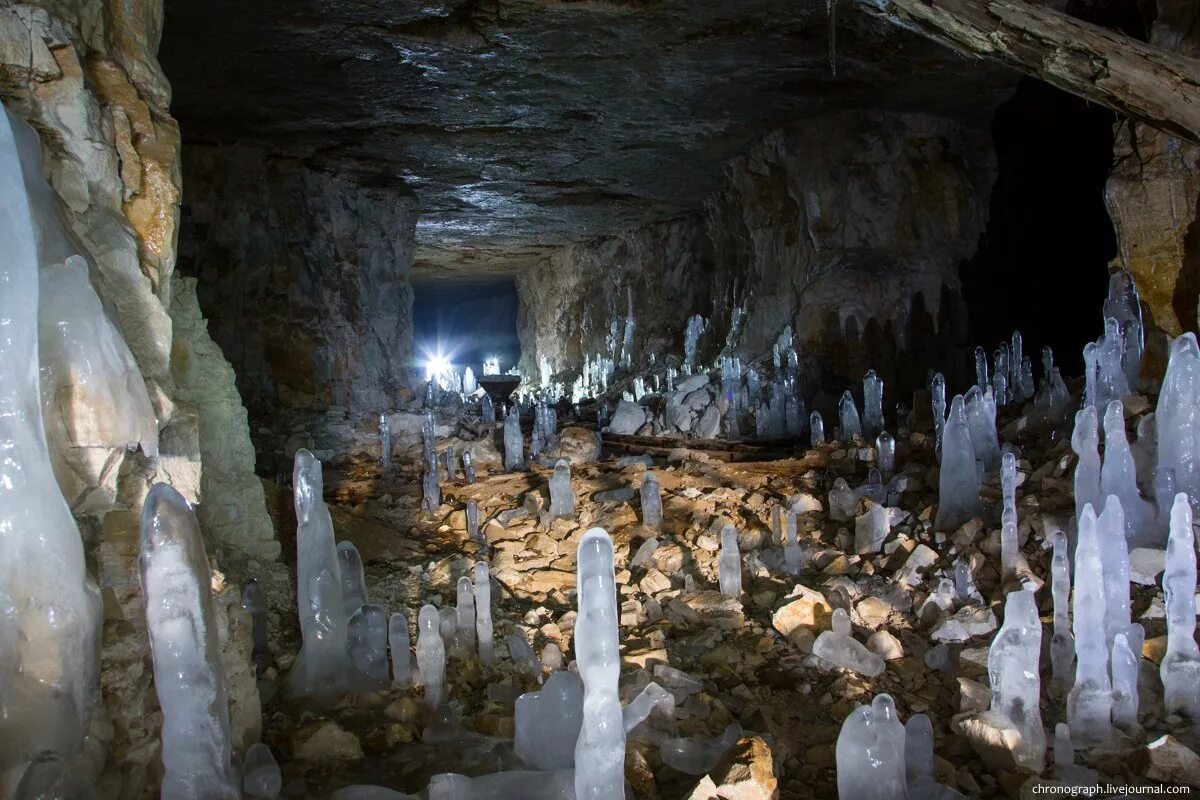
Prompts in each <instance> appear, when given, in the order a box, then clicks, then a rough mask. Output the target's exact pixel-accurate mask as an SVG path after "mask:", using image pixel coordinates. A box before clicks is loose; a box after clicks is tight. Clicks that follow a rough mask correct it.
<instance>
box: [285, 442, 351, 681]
mask: <svg viewBox="0 0 1200 800" xmlns="http://www.w3.org/2000/svg"><path fill="white" fill-rule="evenodd" d="M292 486H293V494H294V500H295V506H296V522H297V526H296V595H297V597H296V608H297V610H298V612H299V617H300V633H301V636H302V638H303V644H302V645H301V647H300V654H299V655H298V656H296V662H295V665H294V666H293V667H292V671H291V674H290V675H289V676H288V680H289V684H290V689H291V691H292V692H293V693H294V694H300V695H304V694H314V693H336V692H338V691H341V690H343V689H345V688H346V687H347V685H348V681H349V680H350V677H351V676H352V675H353V674H354V672H355V669H354V666H353V664H352V662H351V661H350V658H349V656H348V655H347V652H346V614H345V606H344V605H343V600H342V579H341V569H340V567H339V564H338V554H337V548H336V547H335V546H334V543H333V521H332V520H331V519H330V517H329V509H328V508H327V507H326V506H325V500H324V498H323V497H322V495H321V493H322V481H321V462H320V461H318V460H317V459H316V457H315V456H313V454H312V453H310V452H309V451H307V450H298V451H297V452H296V462H295V468H294V470H293V472H292Z"/></svg>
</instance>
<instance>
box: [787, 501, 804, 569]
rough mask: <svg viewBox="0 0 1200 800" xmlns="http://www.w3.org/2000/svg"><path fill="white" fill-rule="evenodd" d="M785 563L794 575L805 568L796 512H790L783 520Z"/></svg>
mask: <svg viewBox="0 0 1200 800" xmlns="http://www.w3.org/2000/svg"><path fill="white" fill-rule="evenodd" d="M783 522H784V524H783V561H784V564H785V565H786V566H787V569H788V572H790V573H792V574H793V575H795V574H797V573H799V572H800V569H801V567H803V566H804V551H803V550H802V549H801V548H800V540H799V531H798V530H797V519H796V512H794V511H792V510H790V509H789V510H788V512H787V513H786V514H784V520H783Z"/></svg>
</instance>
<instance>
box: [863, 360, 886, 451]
mask: <svg viewBox="0 0 1200 800" xmlns="http://www.w3.org/2000/svg"><path fill="white" fill-rule="evenodd" d="M862 428H863V433H864V434H866V435H867V436H872V437H873V436H878V435H879V432H880V431H882V430H883V381H882V380H881V379H880V378H879V376H878V375H876V374H875V370H873V369H870V370H867V374H866V375H864V376H863V415H862Z"/></svg>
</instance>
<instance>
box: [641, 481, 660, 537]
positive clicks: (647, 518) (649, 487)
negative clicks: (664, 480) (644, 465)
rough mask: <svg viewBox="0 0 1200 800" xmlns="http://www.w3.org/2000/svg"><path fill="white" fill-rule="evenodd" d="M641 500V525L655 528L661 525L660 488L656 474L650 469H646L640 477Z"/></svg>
mask: <svg viewBox="0 0 1200 800" xmlns="http://www.w3.org/2000/svg"><path fill="white" fill-rule="evenodd" d="M641 502H642V525H644V526H645V527H647V528H657V527H658V526H659V525H662V519H663V505H662V488H661V487H660V486H659V484H658V476H657V475H655V474H654V473H653V472H651V471H650V470H647V471H646V474H645V476H643V477H642V486H641Z"/></svg>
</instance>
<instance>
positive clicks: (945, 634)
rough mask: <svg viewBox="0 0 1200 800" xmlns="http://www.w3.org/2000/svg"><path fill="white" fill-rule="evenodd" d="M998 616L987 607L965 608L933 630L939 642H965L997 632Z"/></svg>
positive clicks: (934, 637) (934, 636)
mask: <svg viewBox="0 0 1200 800" xmlns="http://www.w3.org/2000/svg"><path fill="white" fill-rule="evenodd" d="M996 624H997V623H996V615H995V614H994V613H993V612H992V609H990V608H988V607H986V606H964V607H963V608H960V609H959V610H958V611H957V612H955V614H954V615H953V616H950V617H948V618H946V619H944V620H942V621H941V622H940V623H938V626H937V627H936V628H934V629H933V633H932V638H933V639H934V641H938V642H965V641H968V640H970V639H973V638H975V637H976V636H986V635H987V634H989V633H991V632H992V631H994V630H996Z"/></svg>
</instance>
